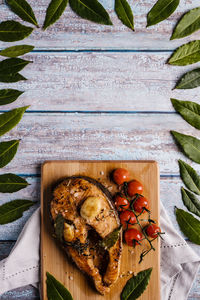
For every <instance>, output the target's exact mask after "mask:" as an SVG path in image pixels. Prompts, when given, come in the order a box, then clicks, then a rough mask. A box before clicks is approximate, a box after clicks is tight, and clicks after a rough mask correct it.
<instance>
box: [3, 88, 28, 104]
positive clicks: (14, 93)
mask: <svg viewBox="0 0 200 300" xmlns="http://www.w3.org/2000/svg"><path fill="white" fill-rule="evenodd" d="M23 93H24V92H22V91H18V90H14V89H3V90H0V106H1V105H6V104H9V103H12V102H14V101H15V100H17V98H18V97H19V96H20V95H22V94H23Z"/></svg>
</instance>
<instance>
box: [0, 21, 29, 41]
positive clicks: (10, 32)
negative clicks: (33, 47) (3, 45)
mask: <svg viewBox="0 0 200 300" xmlns="http://www.w3.org/2000/svg"><path fill="white" fill-rule="evenodd" d="M32 31H33V28H32V27H27V26H24V25H22V24H20V23H19V22H16V21H4V22H1V23H0V41H3V42H15V41H20V40H23V39H25V38H26V37H27V36H29V35H30V34H31V33H32Z"/></svg>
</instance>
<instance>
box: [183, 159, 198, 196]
mask: <svg viewBox="0 0 200 300" xmlns="http://www.w3.org/2000/svg"><path fill="white" fill-rule="evenodd" d="M178 163H179V168H180V176H181V179H182V180H183V182H184V184H185V186H186V187H187V188H188V189H189V190H190V191H192V192H193V193H195V194H197V195H200V176H199V175H198V174H197V172H196V171H195V170H194V169H193V168H192V167H191V166H190V165H188V164H187V163H186V162H184V161H182V160H180V159H179V161H178Z"/></svg>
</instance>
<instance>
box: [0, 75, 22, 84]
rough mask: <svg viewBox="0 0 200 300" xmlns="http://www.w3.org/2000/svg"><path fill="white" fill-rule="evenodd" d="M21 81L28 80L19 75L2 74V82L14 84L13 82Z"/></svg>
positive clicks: (0, 78) (0, 80) (0, 77)
mask: <svg viewBox="0 0 200 300" xmlns="http://www.w3.org/2000/svg"><path fill="white" fill-rule="evenodd" d="M21 80H27V79H26V78H25V77H24V76H23V75H21V74H19V73H16V74H6V75H4V74H1V73H0V82H8V83H13V82H18V81H21Z"/></svg>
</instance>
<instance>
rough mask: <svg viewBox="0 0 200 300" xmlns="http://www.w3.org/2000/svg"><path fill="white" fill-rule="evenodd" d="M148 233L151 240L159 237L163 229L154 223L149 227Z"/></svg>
mask: <svg viewBox="0 0 200 300" xmlns="http://www.w3.org/2000/svg"><path fill="white" fill-rule="evenodd" d="M146 233H147V235H148V236H150V237H151V238H156V237H157V236H158V235H159V233H161V229H160V227H159V226H158V225H156V224H153V223H152V224H150V225H148V226H147V228H146Z"/></svg>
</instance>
